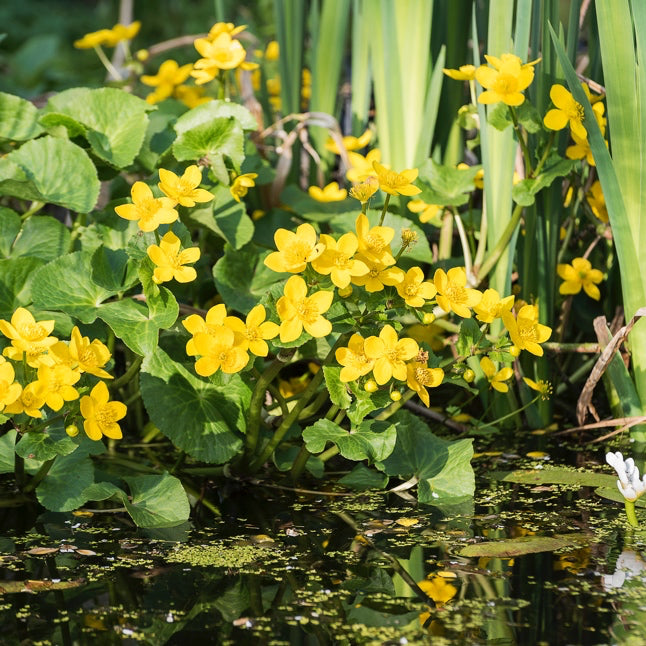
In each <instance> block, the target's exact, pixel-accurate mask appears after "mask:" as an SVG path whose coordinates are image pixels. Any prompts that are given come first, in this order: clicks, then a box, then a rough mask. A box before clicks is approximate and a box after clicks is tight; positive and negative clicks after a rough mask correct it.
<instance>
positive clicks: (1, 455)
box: [0, 429, 18, 473]
mask: <svg viewBox="0 0 646 646" xmlns="http://www.w3.org/2000/svg"><path fill="white" fill-rule="evenodd" d="M16 435H18V432H17V431H15V430H14V429H10V430H9V431H7V432H6V433H5V434H4V435H2V436H0V473H13V471H14V467H15V464H16V457H15V452H16V451H15V448H14V447H15V445H16Z"/></svg>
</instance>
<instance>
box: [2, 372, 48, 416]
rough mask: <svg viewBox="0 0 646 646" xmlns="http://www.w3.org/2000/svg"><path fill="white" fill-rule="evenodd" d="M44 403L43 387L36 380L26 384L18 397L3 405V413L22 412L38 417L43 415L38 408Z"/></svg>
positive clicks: (15, 413)
mask: <svg viewBox="0 0 646 646" xmlns="http://www.w3.org/2000/svg"><path fill="white" fill-rule="evenodd" d="M44 405H45V389H44V388H43V385H42V384H41V383H39V382H38V381H33V382H32V383H30V384H27V385H26V386H25V387H24V388H23V389H22V392H21V393H20V397H18V398H17V399H15V400H14V401H13V402H12V403H11V404H9V405H8V406H5V408H4V410H3V411H2V412H3V413H5V414H7V413H11V414H13V415H19V414H20V413H24V414H25V415H29V417H37V418H40V417H42V416H43V414H42V413H41V411H40V409H41V408H42V407H43V406H44Z"/></svg>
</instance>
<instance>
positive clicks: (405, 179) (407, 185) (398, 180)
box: [372, 161, 422, 195]
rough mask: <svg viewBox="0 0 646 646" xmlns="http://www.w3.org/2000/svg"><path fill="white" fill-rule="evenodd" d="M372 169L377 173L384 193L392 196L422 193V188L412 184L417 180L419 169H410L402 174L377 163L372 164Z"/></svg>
mask: <svg viewBox="0 0 646 646" xmlns="http://www.w3.org/2000/svg"><path fill="white" fill-rule="evenodd" d="M372 167H373V168H374V169H375V172H376V173H377V179H378V180H379V188H380V189H381V190H382V191H384V193H389V194H390V195H417V194H418V193H421V192H422V189H421V188H417V186H413V184H412V182H414V181H415V180H416V179H417V174H418V170H417V168H408V169H406V170H403V171H402V172H401V173H396V172H395V171H394V170H390V169H389V168H386V167H385V166H382V165H381V164H380V163H379V162H376V161H375V162H372Z"/></svg>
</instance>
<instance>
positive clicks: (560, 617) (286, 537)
mask: <svg viewBox="0 0 646 646" xmlns="http://www.w3.org/2000/svg"><path fill="white" fill-rule="evenodd" d="M541 448H542V449H543V450H544V451H546V454H545V455H542V454H540V453H536V454H531V455H532V456H533V457H527V454H526V451H524V452H521V451H518V453H514V454H501V453H497V452H492V453H489V454H483V455H480V456H477V457H476V458H475V460H474V468H475V469H476V473H477V489H476V491H477V494H476V498H475V500H474V501H473V502H471V503H468V504H464V505H460V506H457V507H453V508H449V507H447V508H444V509H441V508H437V507H432V506H419V505H417V504H416V502H415V501H414V499H412V498H411V499H408V497H407V495H406V493H404V494H403V497H402V496H400V495H396V494H393V493H389V494H374V493H353V494H350V495H347V494H346V492H343V491H340V490H336V489H334V488H333V487H332V486H331V485H330V487H329V492H328V493H325V494H322V493H318V494H307V493H302V492H293V491H289V490H287V489H280V488H274V487H266V486H260V485H254V484H245V483H236V482H231V481H228V482H215V481H208V482H205V487H207V491H208V492H209V495H210V497H211V499H212V500H217V501H218V504H217V508H218V511H219V514H220V515H219V516H217V517H215V516H213V515H212V514H210V513H201V514H198V515H197V516H196V518H194V519H193V520H192V521H191V524H188V523H187V524H185V525H184V526H181V527H176V528H170V529H160V530H142V529H137V528H135V527H133V526H132V524H131V522H130V520H129V518H128V516H127V515H126V514H122V513H118V512H107V513H106V512H105V510H101V511H99V510H95V511H94V512H89V511H86V512H81V513H79V512H77V513H75V514H72V513H68V514H62V513H57V514H54V513H41V512H42V509H41V510H39V509H38V508H33V509H27V508H25V507H21V508H19V509H15V508H10V507H4V508H3V510H2V512H0V519H1V520H2V528H3V529H2V531H1V536H2V537H1V538H0V568H1V573H0V592H1V593H2V594H1V595H0V631H1V632H0V635H1V637H0V643H2V644H21V645H28V644H33V645H46V644H56V645H58V644H62V645H65V646H67V645H69V644H92V645H102V644H152V645H157V644H178V645H179V644H192V643H196V644H267V645H278V644H307V645H310V644H407V643H408V644H423V643H431V642H432V643H433V644H643V643H646V594H645V593H646V563H645V562H644V561H643V560H642V556H641V555H642V553H643V552H644V550H645V549H646V534H642V533H640V531H636V532H632V531H631V530H629V529H628V528H627V526H626V523H625V516H624V513H623V509H622V505H620V504H618V503H615V502H610V501H607V500H605V499H603V498H601V497H599V496H597V495H596V494H595V493H594V491H593V489H591V488H589V487H579V486H573V485H554V484H552V485H535V484H519V483H510V482H506V481H503V480H502V479H501V478H502V474H504V473H505V472H509V471H512V470H515V469H521V468H525V469H526V468H536V469H541V468H549V465H550V464H552V463H553V462H554V461H555V459H556V458H554V457H553V456H552V455H551V454H550V447H549V446H548V447H547V448H546V447H541ZM553 453H554V455H558V456H559V460H560V461H562V460H563V459H564V458H566V459H567V462H568V463H569V464H576V465H577V467H585V468H586V469H587V470H596V471H602V470H603V469H602V467H601V464H600V460H601V459H603V454H602V452H601V451H600V450H599V451H595V452H592V451H591V452H587V453H586V452H582V451H578V450H577V451H572V452H568V451H567V449H566V450H563V449H562V448H559V449H553ZM286 484H288V483H286ZM5 485H6V487H7V490H6V491H5V492H4V494H5V495H4V496H3V497H4V498H5V500H6V499H10V492H9V488H10V486H11V483H10V482H6V483H5ZM324 489H325V487H324ZM333 494H336V495H333ZM541 537H549V538H550V539H552V540H553V541H554V542H553V543H545V544H541V543H540V541H538V540H537V539H539V538H541ZM503 539H507V540H509V539H520V540H512V541H511V542H509V543H505V544H504V545H508V547H509V550H510V551H509V552H508V553H507V554H506V555H505V558H500V557H499V556H482V555H480V556H470V555H469V549H473V546H478V547H479V548H482V547H483V546H485V548H486V546H487V545H488V544H491V542H492V541H500V540H503ZM538 549H540V550H544V551H536V550H538ZM465 550H466V551H465ZM485 552H486V549H485ZM527 552H533V553H527ZM498 554H500V550H498Z"/></svg>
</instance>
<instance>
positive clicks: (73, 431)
mask: <svg viewBox="0 0 646 646" xmlns="http://www.w3.org/2000/svg"><path fill="white" fill-rule="evenodd" d="M65 432H66V433H67V434H68V435H69V436H70V437H76V436H77V435H78V434H79V427H78V426H77V425H76V424H70V425H69V426H66V427H65Z"/></svg>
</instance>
